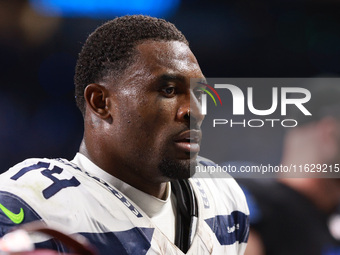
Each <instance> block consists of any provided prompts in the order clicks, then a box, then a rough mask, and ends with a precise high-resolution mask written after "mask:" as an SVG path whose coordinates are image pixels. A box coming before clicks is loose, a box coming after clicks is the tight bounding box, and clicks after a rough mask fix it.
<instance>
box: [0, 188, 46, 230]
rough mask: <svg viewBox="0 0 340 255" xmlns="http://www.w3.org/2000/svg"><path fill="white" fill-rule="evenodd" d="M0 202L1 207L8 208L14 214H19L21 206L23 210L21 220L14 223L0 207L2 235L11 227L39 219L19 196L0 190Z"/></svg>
mask: <svg viewBox="0 0 340 255" xmlns="http://www.w3.org/2000/svg"><path fill="white" fill-rule="evenodd" d="M0 203H1V205H2V206H3V207H5V208H6V209H8V210H9V211H10V212H12V213H14V214H19V213H20V211H21V208H22V210H23V212H22V214H23V220H22V221H21V222H19V223H14V222H13V221H12V220H11V219H10V217H8V216H7V215H6V213H5V212H4V211H3V210H2V209H0V236H3V235H4V234H5V233H7V232H8V231H9V230H10V229H11V228H13V227H15V226H17V225H18V224H24V223H28V222H32V221H36V220H41V217H40V216H39V215H38V213H37V212H35V211H34V210H33V209H32V207H30V206H29V205H28V204H27V203H26V202H25V201H24V200H22V199H21V198H20V197H18V196H16V195H14V194H12V193H9V192H6V191H0Z"/></svg>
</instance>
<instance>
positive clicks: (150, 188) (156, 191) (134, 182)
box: [79, 140, 167, 199]
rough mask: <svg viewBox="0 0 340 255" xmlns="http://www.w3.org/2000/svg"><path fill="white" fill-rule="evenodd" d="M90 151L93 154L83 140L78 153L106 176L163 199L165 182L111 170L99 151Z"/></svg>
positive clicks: (123, 170) (120, 170)
mask: <svg viewBox="0 0 340 255" xmlns="http://www.w3.org/2000/svg"><path fill="white" fill-rule="evenodd" d="M92 151H94V153H91V152H90V151H89V150H88V147H87V146H86V142H85V141H84V140H83V141H82V143H81V145H80V148H79V152H80V153H81V154H83V155H84V156H86V157H87V158H88V159H89V160H91V161H92V162H93V163H94V164H95V165H97V166H98V167H100V168H101V169H103V170H104V171H105V172H107V173H108V174H110V175H113V176H114V177H116V178H118V179H119V180H121V181H123V182H125V183H127V184H129V185H131V186H132V187H134V188H136V189H138V190H140V191H143V192H144V193H147V194H149V195H152V196H154V197H157V198H159V199H165V197H166V188H167V182H166V181H160V182H156V181H152V180H150V179H149V178H147V177H144V176H143V175H141V174H133V173H134V171H133V170H128V169H117V168H112V167H111V166H110V165H109V164H106V163H105V162H109V161H108V160H105V159H103V157H101V155H102V154H101V153H100V151H101V150H100V149H98V150H92Z"/></svg>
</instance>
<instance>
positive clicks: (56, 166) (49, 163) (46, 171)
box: [0, 158, 84, 219]
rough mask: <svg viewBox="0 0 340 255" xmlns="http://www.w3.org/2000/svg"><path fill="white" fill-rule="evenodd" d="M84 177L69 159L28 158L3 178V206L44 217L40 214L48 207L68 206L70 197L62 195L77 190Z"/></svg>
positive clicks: (0, 181)
mask: <svg viewBox="0 0 340 255" xmlns="http://www.w3.org/2000/svg"><path fill="white" fill-rule="evenodd" d="M82 175H84V174H83V173H82V172H81V171H80V170H77V169H76V166H72V165H71V163H70V162H69V161H67V160H61V159H60V160H59V159H45V158H44V159H42V158H32V159H27V160H25V161H23V162H21V163H19V164H17V165H15V166H13V167H12V168H10V169H9V170H8V171H6V172H5V173H3V174H1V175H0V204H2V205H4V206H5V204H7V205H10V206H14V205H16V206H18V207H19V208H18V209H20V208H23V210H24V211H34V212H35V215H40V216H42V213H39V212H42V211H46V208H48V209H49V210H53V208H51V206H52V205H54V207H58V205H60V204H66V202H67V201H66V200H67V197H69V195H67V196H65V194H63V195H59V194H61V193H63V191H65V190H66V189H74V188H76V187H78V186H79V185H80V183H81V181H80V180H81V176H82ZM69 193H70V192H68V194H69ZM73 193H74V192H73ZM14 207H15V206H14ZM25 208H27V209H26V210H25ZM32 208H33V209H32ZM13 209H15V208H13ZM14 211H15V210H14ZM3 212H4V211H3V210H1V211H0V213H3ZM26 215H27V213H26ZM40 216H39V217H38V216H37V217H35V219H37V218H40ZM7 218H8V217H7Z"/></svg>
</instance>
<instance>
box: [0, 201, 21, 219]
mask: <svg viewBox="0 0 340 255" xmlns="http://www.w3.org/2000/svg"><path fill="white" fill-rule="evenodd" d="M0 209H1V210H2V211H3V212H4V214H5V215H6V216H7V217H8V218H9V219H10V220H11V221H13V222H14V223H15V224H20V223H21V222H22V221H23V220H24V209H22V208H20V212H19V213H14V212H11V211H10V210H8V209H7V208H6V207H4V206H3V205H2V204H1V203H0Z"/></svg>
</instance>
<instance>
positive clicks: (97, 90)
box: [84, 83, 110, 119]
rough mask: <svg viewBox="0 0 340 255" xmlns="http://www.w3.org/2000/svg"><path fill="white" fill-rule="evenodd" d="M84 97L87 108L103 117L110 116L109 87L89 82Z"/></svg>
mask: <svg viewBox="0 0 340 255" xmlns="http://www.w3.org/2000/svg"><path fill="white" fill-rule="evenodd" d="M84 97H85V100H86V104H87V108H88V109H89V110H91V111H92V112H93V113H94V114H96V115H97V116H98V117H99V118H101V119H107V118H109V117H110V112H109V93H108V91H107V89H106V88H105V87H104V86H102V85H99V84H95V83H92V84H89V85H87V87H86V88H85V91H84Z"/></svg>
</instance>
